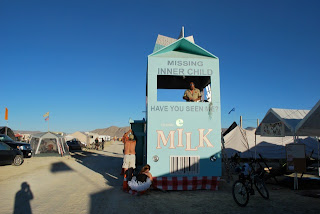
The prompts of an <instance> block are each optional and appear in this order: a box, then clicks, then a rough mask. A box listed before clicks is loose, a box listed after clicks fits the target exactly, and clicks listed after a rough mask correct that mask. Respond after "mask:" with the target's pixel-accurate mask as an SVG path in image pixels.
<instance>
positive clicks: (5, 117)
mask: <svg viewBox="0 0 320 214" xmlns="http://www.w3.org/2000/svg"><path fill="white" fill-rule="evenodd" d="M4 119H5V120H8V109H7V108H6V113H5V114H4Z"/></svg>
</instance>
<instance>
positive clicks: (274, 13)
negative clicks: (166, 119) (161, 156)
mask: <svg viewBox="0 0 320 214" xmlns="http://www.w3.org/2000/svg"><path fill="white" fill-rule="evenodd" d="M319 9H320V1H293V0H287V1H284V0H283V1H276V0H274V1H256V0H255V1H253V0H252V1H249V0H247V1H188V0H185V1H183V2H181V1H172V0H171V1H161V2H159V1H117V2H113V3H111V1H110V2H109V1H81V0H68V1H60V0H54V1H53V0H52V1H49V0H48V1H40V0H39V1H34V0H29V1H22V0H21V1H19V0H16V1H9V0H2V1H0V29H1V30H0V76H1V84H0V88H1V91H2V96H1V101H0V115H1V116H0V126H1V125H5V124H6V121H5V120H4V111H5V107H7V108H8V109H9V126H10V127H11V128H12V129H14V130H40V131H45V130H46V129H47V124H46V122H45V121H44V119H43V117H42V115H43V114H45V113H46V112H48V111H50V130H54V131H65V132H74V131H78V130H83V131H86V130H93V129H96V128H104V127H108V126H111V125H116V126H127V125H128V120H129V118H130V117H131V118H133V119H142V118H143V117H144V113H143V111H144V110H145V82H146V76H145V75H146V69H147V56H148V55H149V54H151V53H152V51H153V47H154V44H155V41H156V38H157V35H158V34H162V35H165V36H169V37H174V38H176V37H178V35H179V33H180V29H181V26H184V27H185V35H186V36H189V35H193V36H194V38H195V42H196V44H198V45H200V46H201V47H203V48H204V49H206V50H208V51H209V52H211V53H213V54H214V55H216V56H218V57H219V60H220V78H221V107H222V108H221V109H222V127H228V126H229V125H230V124H231V123H232V122H233V121H237V122H238V121H239V117H240V115H242V116H243V119H244V126H255V125H256V119H257V118H259V119H260V120H262V118H263V117H264V115H265V114H266V112H267V111H268V109H269V108H271V107H276V108H292V109H311V108H312V107H313V106H314V105H315V104H316V102H317V101H318V100H319V99H320V96H319V95H320V93H319V92H320V90H319V79H320V72H319V68H320V60H319V59H320V52H319V50H320V39H319V38H320V28H319V20H320V13H319ZM233 107H235V108H236V111H235V112H232V113H231V114H230V115H228V112H229V111H230V110H231V109H232V108H233Z"/></svg>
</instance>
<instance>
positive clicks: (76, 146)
mask: <svg viewBox="0 0 320 214" xmlns="http://www.w3.org/2000/svg"><path fill="white" fill-rule="evenodd" d="M67 145H68V147H69V151H74V150H81V142H80V141H78V140H77V139H72V140H69V141H67Z"/></svg>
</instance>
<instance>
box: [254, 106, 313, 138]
mask: <svg viewBox="0 0 320 214" xmlns="http://www.w3.org/2000/svg"><path fill="white" fill-rule="evenodd" d="M308 113H309V110H300V109H279V108H271V109H269V111H268V112H267V114H266V116H264V118H263V120H262V121H261V123H260V124H259V126H258V128H257V130H256V134H257V135H261V133H262V132H261V126H262V124H264V123H278V122H281V123H283V124H284V126H285V129H284V134H285V136H294V135H295V129H296V126H297V125H298V123H299V122H300V121H302V119H303V118H304V117H305V116H306V115H307V114H308Z"/></svg>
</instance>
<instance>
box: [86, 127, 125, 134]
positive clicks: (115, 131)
mask: <svg viewBox="0 0 320 214" xmlns="http://www.w3.org/2000/svg"><path fill="white" fill-rule="evenodd" d="M129 129H130V127H129V126H126V127H117V126H110V127H109V128H104V129H95V130H93V131H91V132H93V133H97V134H99V135H109V136H111V137H122V136H123V134H124V133H126V132H127V131H128V130H129Z"/></svg>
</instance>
